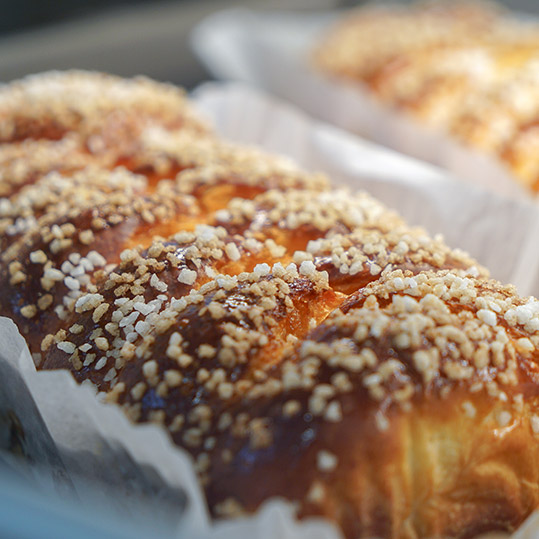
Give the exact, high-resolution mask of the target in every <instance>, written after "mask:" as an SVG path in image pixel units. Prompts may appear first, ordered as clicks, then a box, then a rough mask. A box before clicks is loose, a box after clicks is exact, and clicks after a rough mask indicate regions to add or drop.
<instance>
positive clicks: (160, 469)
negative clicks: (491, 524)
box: [0, 84, 539, 539]
mask: <svg viewBox="0 0 539 539" xmlns="http://www.w3.org/2000/svg"><path fill="white" fill-rule="evenodd" d="M194 99H195V101H196V103H197V105H198V107H199V109H200V110H201V111H202V112H203V113H204V114H205V115H206V116H207V117H209V119H210V120H211V121H212V122H213V123H214V125H215V127H216V129H217V131H218V132H219V133H220V134H222V135H223V136H225V137H227V138H230V139H232V140H237V141H241V142H245V143H252V144H258V145H261V146H263V147H265V148H267V149H269V150H272V151H278V152H280V153H284V154H287V155H289V156H290V157H292V158H294V159H295V160H297V161H298V162H299V163H300V164H301V165H303V166H304V167H306V168H307V169H310V170H319V171H323V172H327V173H328V174H330V176H331V178H332V179H333V180H334V182H335V183H339V184H346V185H349V186H350V187H351V188H353V189H359V188H364V189H367V190H369V191H370V192H372V193H373V194H375V195H376V196H378V197H379V198H381V199H382V200H384V201H385V202H386V203H387V204H388V205H390V206H392V207H394V208H396V209H398V210H399V211H400V212H401V213H402V214H403V215H404V216H405V217H407V218H408V220H409V221H410V222H412V223H414V224H422V225H424V226H426V227H427V228H428V229H429V230H430V231H431V232H432V233H438V232H441V233H443V234H445V235H446V237H447V238H448V241H449V243H451V244H452V245H454V246H457V245H458V246H461V247H464V248H466V249H467V250H469V251H470V252H471V253H472V254H473V255H474V256H476V257H477V258H478V259H479V260H480V261H481V262H482V263H484V264H486V265H487V266H489V267H490V268H491V270H492V273H493V274H494V275H496V276H497V277H499V278H500V279H502V280H503V281H506V282H507V281H513V282H515V283H517V284H518V286H519V288H520V289H521V291H522V292H523V293H528V292H530V291H533V290H537V289H538V281H537V266H538V264H539V261H538V255H537V253H536V252H535V249H534V237H535V233H536V232H537V231H539V219H538V217H539V214H538V210H537V208H536V207H535V206H534V205H532V204H530V203H528V202H526V201H519V200H512V199H508V198H505V197H501V196H499V195H497V194H495V193H492V192H489V191H485V190H484V189H482V188H480V187H477V186H471V185H468V184H465V183H462V182H459V181H456V180H454V179H453V178H451V177H450V176H448V175H447V174H445V173H443V172H441V171H440V170H438V169H436V168H435V167H432V166H430V165H425V164H422V163H420V162H416V161H414V160H413V159H410V158H407V157H403V156H401V155H398V154H396V153H394V152H391V151H388V150H385V149H382V148H380V147H377V146H375V145H373V144H371V143H366V142H364V141H362V140H360V139H357V138H356V137H354V136H353V135H350V134H347V133H345V132H343V131H340V130H339V129H337V128H333V127H330V126H327V125H324V124H316V123H314V122H313V121H312V120H310V119H309V118H308V117H307V116H305V115H304V114H302V113H299V112H297V111H296V110H295V109H292V108H291V107H289V106H286V105H283V104H281V103H278V102H276V101H274V100H272V99H269V98H267V97H265V96H264V95H262V94H260V93H257V92H256V91H254V90H252V89H249V88H246V87H243V86H238V85H237V84H207V85H204V86H203V87H201V88H199V89H198V90H197V91H196V92H195V93H194ZM0 380H1V383H0V426H2V423H3V422H4V423H5V422H8V421H12V422H13V421H15V422H16V423H17V425H18V428H19V429H20V431H21V432H22V433H23V436H22V437H21V438H22V439H23V442H22V445H23V449H24V453H25V454H26V455H27V457H28V459H29V461H30V463H33V464H35V465H39V466H41V468H42V469H45V470H47V471H48V477H47V478H46V480H47V481H48V482H50V483H51V484H53V485H54V486H55V488H56V490H62V491H63V492H64V493H66V495H68V496H77V497H78V499H79V503H80V504H81V506H82V507H89V508H92V510H93V511H99V508H102V509H105V508H107V509H108V510H113V511H115V512H116V513H118V514H121V515H124V516H125V518H129V519H139V520H140V521H141V522H143V523H145V525H147V524H148V522H150V523H151V524H152V529H154V530H155V535H162V536H176V537H190V538H191V537H192V538H206V537H207V538H210V537H211V538H213V537H215V538H221V539H229V538H230V539H232V538H239V539H247V538H251V537H257V538H263V539H270V538H274V537H282V538H286V539H299V538H302V539H303V538H304V539H307V538H320V539H322V538H326V539H327V538H336V537H339V534H338V532H337V531H336V530H335V528H334V527H333V526H332V525H330V524H329V523H327V522H324V521H322V520H320V519H311V520H307V521H304V522H301V523H299V522H296V521H295V520H294V518H293V515H292V510H291V508H290V506H289V505H287V504H286V503H284V502H283V501H279V500H270V501H269V502H268V503H266V504H265V505H264V506H263V507H262V508H261V510H260V511H259V512H258V513H257V514H256V515H254V516H252V517H250V518H246V519H238V520H234V521H229V522H222V523H218V524H210V521H209V519H208V514H207V510H206V506H205V503H204V500H203V495H202V492H201V490H200V488H199V486H198V484H197V481H196V478H195V473H194V470H193V467H192V464H191V459H190V457H189V456H188V455H187V454H186V453H185V452H183V451H181V450H180V449H178V448H177V447H175V446H174V445H173V444H172V442H171V441H170V439H169V437H168V435H167V434H166V433H165V432H164V431H163V430H161V429H160V428H158V427H157V426H154V425H144V426H141V425H137V426H134V425H131V424H130V423H129V422H128V421H127V419H126V418H125V417H124V416H123V414H122V413H121V411H120V410H119V409H118V408H116V407H114V406H110V405H104V404H101V403H100V402H99V399H98V397H97V396H96V395H95V394H94V392H93V391H92V389H91V388H90V387H88V386H78V385H77V384H76V383H75V382H74V380H73V379H72V377H71V376H70V374H68V373H67V372H57V371H40V372H36V371H35V368H34V365H33V362H32V359H31V357H30V355H29V352H28V349H27V347H26V345H25V343H24V341H23V339H22V338H21V337H20V335H19V334H18V332H17V331H16V329H15V327H14V324H13V323H12V322H11V321H9V320H7V319H5V318H0ZM10 418H11V419H10ZM1 430H2V429H0V432H1ZM89 483H93V484H94V485H95V486H97V487H98V488H97V490H95V489H93V490H91V489H89V488H88V484H89ZM89 492H93V493H95V492H98V493H99V494H98V495H97V496H96V495H95V494H94V495H93V496H92V495H89V494H88V493H89ZM96 508H97V509H96ZM97 514H99V513H97ZM141 526H142V524H141ZM536 526H537V525H536V524H534V523H531V524H529V525H527V526H525V527H524V528H529V529H530V530H532V531H528V532H525V531H522V532H519V533H518V534H517V535H516V536H515V537H518V538H519V539H524V538H525V537H526V538H527V537H532V536H534V535H533V533H534V532H533V530H536V529H537V527H536ZM525 533H528V535H525Z"/></svg>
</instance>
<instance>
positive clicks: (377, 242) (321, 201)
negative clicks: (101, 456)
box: [0, 75, 539, 537]
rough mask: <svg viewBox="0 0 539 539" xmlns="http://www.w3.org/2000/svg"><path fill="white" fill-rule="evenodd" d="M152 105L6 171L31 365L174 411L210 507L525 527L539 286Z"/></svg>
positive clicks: (138, 404)
mask: <svg viewBox="0 0 539 539" xmlns="http://www.w3.org/2000/svg"><path fill="white" fill-rule="evenodd" d="M57 76H59V75H55V77H57ZM23 90H24V89H23ZM22 93H23V94H24V91H23V92H22ZM69 99H70V98H69V96H68V98H67V100H68V101H69ZM60 104H61V99H58V100H57V101H56V105H55V107H59V106H60ZM44 106H45V108H46V106H47V105H46V103H45V105H44ZM141 106H142V105H141ZM183 106H185V105H183ZM152 110H153V109H152ZM182 110H183V109H182ZM111 111H112V107H111V109H110V110H109V109H107V110H106V111H105V112H101V113H100V112H98V111H97V112H96V111H93V112H92V114H97V116H96V117H95V118H92V120H91V123H92V125H98V124H99V121H98V120H99V114H104V115H105V116H106V115H108V114H109V113H110V114H114V112H113V111H112V112H111ZM18 114H19V113H18V112H16V111H15V112H14V117H15V118H18V117H19V116H18ZM184 114H186V116H188V117H191V116H190V115H191V113H187V112H185V110H184ZM158 116H159V119H158V120H156V122H157V124H152V125H149V127H148V128H146V127H145V128H144V129H142V130H141V131H140V132H135V133H134V135H133V137H132V139H130V142H128V144H127V145H128V146H131V147H137V148H138V150H139V151H138V152H135V153H133V154H131V155H130V156H129V158H128V159H125V158H124V157H125V155H124V157H122V158H121V159H116V157H115V158H114V159H111V160H110V161H108V162H105V161H101V162H99V163H97V162H95V161H91V162H90V163H88V164H81V166H80V167H79V166H78V165H77V166H76V167H74V168H76V169H77V170H76V171H71V170H67V169H62V168H57V169H56V170H55V171H50V170H46V169H47V166H43V167H42V168H39V167H35V166H34V165H32V167H34V168H35V169H36V170H39V171H40V173H39V174H36V175H35V177H32V179H31V181H23V182H18V180H17V181H16V182H13V183H12V185H17V188H14V189H11V188H10V187H9V185H10V184H9V180H5V181H4V180H2V182H0V186H2V185H6V184H7V186H8V187H6V191H5V192H6V193H8V195H7V196H4V198H2V199H0V242H1V245H2V253H1V255H0V287H2V290H3V291H4V293H3V294H2V295H0V314H3V315H7V316H10V317H11V318H13V319H14V320H15V322H16V323H17V325H18V327H19V329H20V330H21V332H22V333H23V335H24V336H25V337H26V339H27V341H28V342H29V345H30V348H31V350H32V352H33V354H34V358H35V361H36V364H38V366H39V367H40V368H43V369H57V368H67V369H69V370H70V371H71V372H72V373H73V375H74V377H75V378H76V379H77V380H78V381H79V382H83V381H89V382H91V383H92V384H94V385H95V386H96V387H97V389H98V390H99V391H100V392H101V393H102V394H103V395H104V396H105V398H106V399H107V400H108V401H110V402H115V403H117V404H119V405H120V406H122V407H123V409H124V411H125V413H126V414H127V415H128V416H129V417H130V418H131V419H132V420H133V421H139V422H145V421H152V422H155V423H158V424H161V425H163V426H164V427H165V428H166V429H167V430H168V431H169V433H170V434H171V436H172V438H173V440H174V441H175V443H177V444H178V445H179V446H181V447H183V448H184V449H186V450H187V451H188V452H189V453H190V454H191V455H192V456H193V459H194V462H195V466H196V469H197V471H198V474H199V477H200V481H201V484H202V485H203V486H204V488H205V490H206V494H207V499H208V503H209V506H210V510H211V512H212V514H213V515H215V516H217V517H220V516H233V515H235V514H239V513H241V512H244V511H247V512H251V511H254V510H256V509H257V507H258V506H259V505H260V504H261V503H262V502H263V501H265V500H266V499H268V498H270V497H272V496H284V497H285V498H288V499H290V500H292V501H294V502H296V504H297V507H298V510H299V514H300V515H302V516H305V515H323V516H327V517H328V518H330V519H332V520H334V521H335V522H336V523H337V524H338V525H339V526H340V527H341V529H342V530H343V532H344V533H345V534H346V535H347V536H349V537H358V536H371V535H378V536H382V537H421V536H436V535H437V536H454V537H471V536H473V535H474V534H476V533H479V532H482V531H488V530H497V529H514V528H515V527H516V526H517V525H518V524H519V523H520V522H522V520H523V519H524V518H525V517H526V515H527V514H529V512H530V511H531V510H532V509H533V508H534V507H535V506H536V505H537V502H538V499H537V498H538V492H537V480H538V478H537V474H538V473H539V469H536V464H535V463H536V462H537V454H536V451H535V447H536V436H538V435H539V415H537V396H536V395H537V387H538V386H537V383H538V382H539V380H538V376H539V372H537V370H538V367H537V361H536V360H537V352H536V346H537V345H538V344H539V333H538V332H539V318H538V316H539V314H538V313H539V307H538V305H537V302H536V301H535V300H525V299H521V298H518V296H516V294H515V292H514V290H513V289H512V288H510V287H503V286H501V285H500V284H498V283H496V282H494V281H488V280H486V277H487V273H486V270H484V269H483V268H481V267H480V266H478V265H477V264H476V263H475V261H474V260H472V259H471V258H470V257H468V256H467V255H466V254H465V253H462V252H460V251H458V250H452V249H450V248H449V247H447V246H446V245H445V244H444V243H443V241H442V240H441V239H439V238H435V239H432V238H430V237H429V236H428V235H427V234H426V233H425V232H424V231H423V230H421V229H418V228H413V227H409V226H408V225H406V224H405V223H404V222H403V221H402V219H401V218H400V217H399V216H398V215H396V214H395V213H394V212H391V211H389V210H388V209H387V208H385V207H384V206H383V205H382V204H380V203H379V202H378V201H376V200H375V199H373V198H371V197H370V196H369V195H367V194H365V193H356V194H351V193H349V192H347V191H343V190H328V187H327V181H326V180H325V179H324V178H323V177H320V176H318V175H311V174H307V173H305V172H302V171H301V170H299V169H298V168H297V167H295V165H293V164H292V163H290V162H288V161H286V160H283V159H280V158H275V157H272V156H268V155H265V154H263V153H261V152H260V151H258V150H254V149H247V148H242V147H239V146H234V145H231V144H227V143H224V142H220V141H219V140H218V139H216V138H215V137H214V136H213V135H211V134H209V133H207V132H206V133H203V134H202V133H199V132H198V131H196V130H193V129H190V128H183V127H182V128H180V129H175V128H169V126H168V124H167V121H168V120H166V118H168V117H169V116H168V113H166V112H165V113H163V114H162V115H158ZM59 118H60V119H62V122H63V123H62V124H61V125H64V126H69V129H71V131H70V133H69V134H67V135H66V136H65V137H64V138H60V139H59V140H58V141H57V142H58V144H60V145H62V144H64V143H65V144H68V142H67V141H68V139H69V137H72V136H79V135H80V133H79V131H77V129H79V126H78V124H77V123H76V122H75V123H73V122H71V123H69V122H70V121H71V120H69V121H68V120H66V119H64V116H63V115H62V114H60V115H59ZM163 118H165V120H163ZM68 119H69V116H68ZM9 121H10V120H8V121H7V123H8V124H9ZM17 121H18V120H17ZM160 122H161V123H160ZM163 122H164V123H163ZM15 123H16V122H15ZM195 123H196V122H195ZM59 124H60V120H58V121H57V122H56V124H55V125H59ZM17 125H19V124H17ZM17 129H18V131H17V132H18V133H22V132H23V131H22V128H21V127H17ZM36 129H37V128H36ZM39 129H41V127H40V128H39ZM84 129H86V128H84ZM84 129H83V128H81V130H82V131H84ZM36 132H37V133H40V134H42V131H39V130H37V131H36V130H35V129H34V131H32V130H30V131H26V132H25V133H26V134H27V135H29V136H33V135H35V133H36ZM21 136H22V135H21ZM106 136H107V133H105V137H106ZM41 142H43V141H42V140H39V141H37V142H36V141H32V140H30V141H28V140H24V141H22V142H21V143H20V145H21V147H22V146H23V145H30V146H31V145H32V144H34V143H36V144H37V143H41ZM49 143H50V141H47V144H49ZM7 144H8V146H4V148H7V149H6V154H10V152H11V154H12V155H16V152H17V151H18V149H17V145H18V144H19V143H18V142H13V141H12V142H9V143H7ZM45 146H46V145H45ZM45 146H43V147H44V148H45ZM115 151H116V150H114V148H113V149H112V150H111V153H112V154H114V152H115ZM1 152H2V146H0V154H1ZM105 153H107V152H105ZM11 154H10V155H11ZM20 155H22V156H24V151H22V150H21V153H20ZM114 155H116V156H117V155H119V154H117V153H116V154H114ZM52 161H53V159H52V158H51V159H50V160H49V161H48V162H52ZM5 162H6V163H9V162H10V161H9V160H8V159H7V160H6V161H5ZM21 162H22V163H26V162H27V161H25V160H24V158H23V157H21ZM45 162H47V161H46V160H45ZM119 163H121V166H119ZM9 166H11V165H6V167H5V169H4V170H11V169H9ZM125 167H127V168H128V169H129V170H127V169H126V168H125ZM30 168H31V167H30ZM30 168H29V169H28V170H30ZM53 168H54V167H53ZM79 169H80V170H79ZM135 172H136V173H135ZM10 174H11V173H10ZM8 176H9V174H8ZM10 189H11V190H10ZM283 469H286V470H287V473H286V474H283V473H280V472H281V470H283ZM277 471H278V472H279V473H276V472H277Z"/></svg>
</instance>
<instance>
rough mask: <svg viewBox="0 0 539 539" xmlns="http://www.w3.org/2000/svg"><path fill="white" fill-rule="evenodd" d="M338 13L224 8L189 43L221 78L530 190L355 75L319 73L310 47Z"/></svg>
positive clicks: (517, 193)
mask: <svg viewBox="0 0 539 539" xmlns="http://www.w3.org/2000/svg"><path fill="white" fill-rule="evenodd" d="M343 15H344V12H338V11H333V12H324V13H317V14H290V13H284V12H283V13H272V14H267V13H256V12H254V11H250V10H248V9H230V10H225V11H221V12H218V13H215V14H213V15H211V16H209V17H208V18H207V19H205V20H204V21H202V22H201V23H200V24H199V25H198V26H197V27H196V28H195V30H194V31H193V33H192V36H191V43H192V46H193V48H194V50H195V53H196V54H197V55H198V56H199V58H200V59H201V60H202V61H203V62H204V63H205V65H206V66H207V67H208V68H209V69H210V71H211V72H213V73H214V74H215V75H216V76H217V77H219V78H222V79H225V80H238V81H242V82H246V83H249V84H250V85H253V86H256V87H258V88H261V89H264V90H266V91H268V92H270V93H272V94H274V95H276V96H279V97H282V98H284V99H286V100H287V101H289V102H291V103H294V104H296V105H298V106H299V107H301V108H302V109H304V110H305V111H307V112H308V113H309V114H311V115H312V116H314V117H316V118H319V119H322V120H324V121H327V122H329V123H332V124H333V125H337V126H339V127H342V128H344V129H347V130H349V131H351V132H353V133H356V134H360V135H362V136H365V137H366V138H368V139H370V140H372V141H374V142H378V143H380V144H383V145H384V146H387V147H389V148H392V149H394V150H397V151H399V152H402V153H405V154H408V155H410V156H413V157H416V158H419V159H422V160H425V161H428V162H430V163H433V164H435V165H439V166H441V167H443V168H445V169H447V170H449V171H451V172H452V173H453V174H455V175H457V176H459V177H460V178H463V179H465V180H467V181H468V182H471V183H474V184H477V185H483V186H485V187H487V188H488V189H491V190H493V191H496V192H498V193H501V194H503V195H505V196H510V197H514V198H531V195H530V194H529V193H528V192H526V191H525V190H524V189H523V188H522V187H521V186H520V185H519V184H518V183H517V182H516V181H515V179H514V178H513V177H512V176H511V173H510V171H509V170H508V169H506V168H505V166H504V165H503V164H502V163H501V162H498V161H496V160H495V159H494V158H492V157H490V156H488V155H486V154H482V153H479V152H477V151H474V150H473V149H470V148H467V147H464V146H461V145H460V144H459V143H458V142H457V141H456V140H454V139H452V138H451V137H449V136H448V135H445V134H444V133H442V132H440V131H437V130H435V129H432V128H430V127H428V126H424V125H421V124H420V123H418V122H417V121H416V120H415V119H414V118H412V117H411V116H409V115H407V114H406V113H403V112H401V111H397V110H394V109H392V108H389V107H387V106H386V105H384V104H383V103H380V102H379V101H378V100H376V98H375V97H373V96H372V95H371V94H370V92H369V91H368V89H367V88H365V87H363V86H362V85H361V83H356V84H354V83H346V82H343V81H341V80H332V79H330V78H328V77H326V76H324V75H322V74H320V73H318V72H317V71H316V70H315V69H314V68H313V65H312V61H311V53H312V50H313V48H314V46H315V45H316V44H317V43H318V42H319V40H320V39H321V38H322V36H323V34H324V33H325V32H326V31H327V30H328V29H329V28H330V26H331V24H332V23H334V22H335V21H336V20H337V19H338V18H339V17H341V16H343Z"/></svg>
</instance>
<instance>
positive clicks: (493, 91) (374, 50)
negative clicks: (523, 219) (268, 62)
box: [315, 2, 539, 192]
mask: <svg viewBox="0 0 539 539" xmlns="http://www.w3.org/2000/svg"><path fill="white" fill-rule="evenodd" d="M538 45H539V27H538V26H537V25H536V24H531V23H530V22H529V21H527V20H523V18H521V19H517V18H513V17H510V16H508V15H507V14H505V13H503V12H501V11H498V10H496V9H495V8H494V7H493V6H489V5H487V4H473V3H472V4H468V5H466V4H464V5H462V4H458V3H457V4H455V3H453V2H442V3H439V4H436V3H434V6H433V5H432V3H431V4H427V5H426V6H425V5H424V4H423V3H417V4H414V5H412V6H410V7H406V8H403V7H396V6H386V7H385V8H380V7H375V8H372V7H371V8H364V9H360V10H358V11H357V13H356V14H353V15H351V16H349V17H347V18H346V20H343V21H342V22H341V23H340V24H338V25H337V26H336V27H335V28H334V29H333V30H331V31H330V32H329V33H328V35H327V36H326V38H325V39H324V40H323V41H322V43H320V44H319V46H318V48H317V50H316V53H315V62H316V64H317V66H318V68H319V69H321V70H323V71H324V72H325V73H326V74H330V75H332V76H335V77H337V78H339V79H347V80H350V81H355V82H361V83H363V84H365V85H366V86H367V87H368V88H369V89H370V90H371V91H372V92H373V93H374V94H375V95H376V96H377V97H378V98H379V99H381V100H382V101H384V102H385V103H388V104H390V105H392V106H395V107H398V108H400V109H402V110H405V111H407V112H409V113H411V114H413V115H414V116H416V117H418V118H420V119H421V120H422V121H423V122H426V123H428V124H430V125H433V126H436V127H438V128H441V129H443V130H445V131H447V132H450V133H451V134H453V135H454V136H456V137H457V138H458V139H459V140H460V141H462V142H464V143H465V144H468V145H471V146H473V147H476V148H478V149H480V150H482V151H486V152H489V153H491V154H492V155H494V156H496V157H498V158H500V159H501V160H502V161H503V163H505V164H506V165H508V167H509V168H510V169H511V171H512V172H513V173H514V174H515V176H516V177H517V178H518V179H519V180H520V181H521V183H523V184H524V185H525V186H526V187H528V188H529V189H531V190H532V191H534V192H536V191H537V189H538V185H539V170H538V167H537V159H536V158H535V156H536V155H537V152H536V149H537V134H536V132H535V131H536V129H535V130H534V128H533V127H532V128H531V129H530V126H534V125H536V124H537V119H538V117H539V108H538V104H537V99H536V98H535V96H536V88H537V83H538V81H539V68H538V66H539V55H538V52H537V51H538V50H539V49H538Z"/></svg>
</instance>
